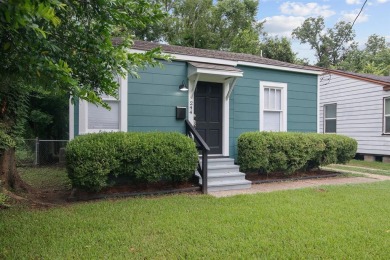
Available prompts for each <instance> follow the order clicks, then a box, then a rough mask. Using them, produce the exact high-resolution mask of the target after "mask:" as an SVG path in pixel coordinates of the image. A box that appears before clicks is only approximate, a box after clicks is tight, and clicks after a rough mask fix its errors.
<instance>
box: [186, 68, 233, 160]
mask: <svg viewBox="0 0 390 260" xmlns="http://www.w3.org/2000/svg"><path fill="white" fill-rule="evenodd" d="M213 79H214V80H213V81H211V82H217V83H222V88H223V89H222V155H223V156H230V154H229V152H230V151H229V137H230V132H229V130H230V129H229V127H230V125H229V114H230V109H229V106H230V104H229V102H230V99H229V98H226V97H227V94H228V92H229V89H230V84H231V83H232V81H231V80H230V78H229V79H227V80H226V79H223V78H222V77H220V76H219V77H218V76H217V75H214V78H213ZM202 81H207V80H202ZM194 84H196V82H195V80H191V79H189V81H188V121H190V122H191V124H194V112H195V97H194V95H191V93H193V92H194V90H195V85H194Z"/></svg>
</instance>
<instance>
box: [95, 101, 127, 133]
mask: <svg viewBox="0 0 390 260" xmlns="http://www.w3.org/2000/svg"><path fill="white" fill-rule="evenodd" d="M102 100H103V101H104V102H105V103H107V104H108V105H109V106H110V107H111V110H108V109H106V108H104V107H102V106H96V105H95V104H91V103H88V129H92V130H106V131H118V130H119V128H120V124H119V120H120V99H116V98H114V97H110V96H107V95H104V96H102Z"/></svg>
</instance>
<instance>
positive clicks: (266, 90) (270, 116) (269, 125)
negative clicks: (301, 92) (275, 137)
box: [260, 82, 287, 132]
mask: <svg viewBox="0 0 390 260" xmlns="http://www.w3.org/2000/svg"><path fill="white" fill-rule="evenodd" d="M260 130H261V131H273V132H281V131H287V84H285V83H276V82H260Z"/></svg>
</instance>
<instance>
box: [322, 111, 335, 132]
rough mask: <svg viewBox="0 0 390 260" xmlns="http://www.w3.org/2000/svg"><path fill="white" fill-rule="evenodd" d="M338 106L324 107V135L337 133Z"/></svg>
mask: <svg viewBox="0 0 390 260" xmlns="http://www.w3.org/2000/svg"><path fill="white" fill-rule="evenodd" d="M336 117H337V104H328V105H324V133H336V128H337V119H336Z"/></svg>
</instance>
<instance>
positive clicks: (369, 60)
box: [336, 34, 390, 76]
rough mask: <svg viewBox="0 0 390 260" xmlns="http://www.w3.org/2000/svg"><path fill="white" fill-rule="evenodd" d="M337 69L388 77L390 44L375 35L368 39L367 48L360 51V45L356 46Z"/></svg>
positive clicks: (389, 70) (383, 38)
mask: <svg viewBox="0 0 390 260" xmlns="http://www.w3.org/2000/svg"><path fill="white" fill-rule="evenodd" d="M336 68H338V69H342V70H347V71H352V72H358V73H369V74H376V75H383V76H388V75H389V74H390V43H389V42H386V38H385V37H383V36H379V35H376V34H373V35H371V36H369V37H368V40H367V42H366V44H365V48H363V49H359V48H358V44H354V45H353V47H352V48H351V50H350V51H348V52H347V53H346V54H345V55H344V59H343V61H342V62H340V63H339V64H338V65H337V66H336Z"/></svg>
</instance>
